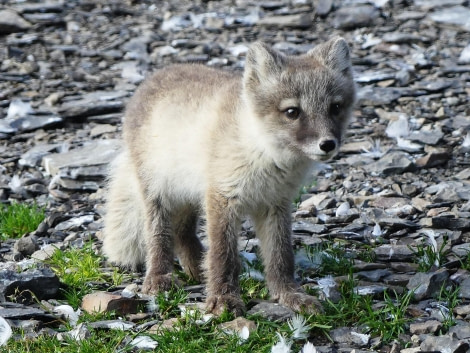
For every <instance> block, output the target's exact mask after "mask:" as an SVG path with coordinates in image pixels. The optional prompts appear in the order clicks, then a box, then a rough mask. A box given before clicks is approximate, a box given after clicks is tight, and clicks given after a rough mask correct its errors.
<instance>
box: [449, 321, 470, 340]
mask: <svg viewBox="0 0 470 353" xmlns="http://www.w3.org/2000/svg"><path fill="white" fill-rule="evenodd" d="M449 334H451V335H453V336H454V335H455V337H457V338H458V339H459V340H464V339H467V340H468V339H469V338H470V326H469V325H468V324H467V323H465V322H457V325H455V326H452V327H451V328H450V329H449Z"/></svg>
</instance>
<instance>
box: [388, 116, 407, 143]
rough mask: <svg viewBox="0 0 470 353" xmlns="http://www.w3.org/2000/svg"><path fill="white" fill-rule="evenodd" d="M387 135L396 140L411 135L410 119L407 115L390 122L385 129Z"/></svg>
mask: <svg viewBox="0 0 470 353" xmlns="http://www.w3.org/2000/svg"><path fill="white" fill-rule="evenodd" d="M385 134H386V135H387V136H388V137H390V138H394V139H398V138H399V137H405V136H408V135H409V134H410V127H409V124H408V117H407V116H406V115H405V114H400V115H399V117H398V119H397V120H393V121H390V122H389V124H388V126H387V128H386V129H385Z"/></svg>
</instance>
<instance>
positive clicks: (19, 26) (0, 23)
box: [0, 9, 31, 34]
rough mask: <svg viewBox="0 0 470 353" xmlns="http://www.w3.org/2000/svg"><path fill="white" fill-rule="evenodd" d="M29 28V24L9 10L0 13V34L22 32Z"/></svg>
mask: <svg viewBox="0 0 470 353" xmlns="http://www.w3.org/2000/svg"><path fill="white" fill-rule="evenodd" d="M29 28H31V23H29V22H28V21H26V20H25V19H24V18H23V17H21V16H20V15H19V14H18V13H17V12H15V11H13V10H9V9H5V10H1V11H0V34H8V33H13V32H22V31H25V30H27V29H29Z"/></svg>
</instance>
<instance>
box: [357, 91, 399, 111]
mask: <svg viewBox="0 0 470 353" xmlns="http://www.w3.org/2000/svg"><path fill="white" fill-rule="evenodd" d="M401 96H402V93H401V91H399V90H398V89H396V88H393V87H375V86H364V87H361V88H360V89H359V90H358V93H357V101H358V102H357V104H358V105H363V106H371V105H372V106H382V105H387V104H390V103H393V102H394V101H396V100H397V99H398V98H400V97H401Z"/></svg>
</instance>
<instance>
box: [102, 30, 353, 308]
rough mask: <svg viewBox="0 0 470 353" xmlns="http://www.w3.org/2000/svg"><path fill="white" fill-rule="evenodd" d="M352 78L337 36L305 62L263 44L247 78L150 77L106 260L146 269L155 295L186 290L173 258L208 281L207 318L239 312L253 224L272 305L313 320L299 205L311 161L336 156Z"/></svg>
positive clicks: (191, 70)
mask: <svg viewBox="0 0 470 353" xmlns="http://www.w3.org/2000/svg"><path fill="white" fill-rule="evenodd" d="M352 76H353V75H352V69H351V60H350V56H349V50H348V46H347V44H346V41H345V40H344V39H342V38H340V37H335V38H333V39H331V40H329V41H328V42H326V43H323V44H320V45H318V46H316V47H315V48H314V49H312V50H310V51H309V52H308V53H306V54H304V55H300V56H286V55H284V54H282V53H280V52H277V51H275V50H273V49H272V48H270V47H268V46H267V45H265V44H263V43H260V42H257V43H254V44H253V45H252V46H251V48H250V49H249V51H248V53H247V57H246V64H245V70H244V72H243V74H242V75H239V74H237V73H233V72H227V71H221V70H215V69H212V68H207V67H204V66H200V65H177V66H172V67H169V68H166V69H164V70H161V71H158V72H157V73H155V74H154V75H153V76H151V77H150V78H149V79H147V80H146V81H145V82H144V83H143V84H142V85H141V86H140V88H139V89H138V90H137V91H136V93H135V96H134V97H133V99H131V101H130V102H129V104H128V106H127V111H126V113H125V118H124V126H123V134H124V142H125V143H124V148H123V151H122V153H121V154H120V156H119V157H118V158H117V159H116V161H115V162H114V164H113V166H112V170H111V175H110V182H109V193H108V200H107V214H106V216H105V220H104V221H105V228H104V231H103V237H104V238H103V249H104V253H105V254H106V255H107V256H108V258H109V260H110V261H112V262H115V263H117V264H119V265H123V266H128V267H132V268H136V267H138V266H139V265H142V264H144V265H145V268H146V275H145V280H144V283H143V288H142V290H143V291H144V292H146V293H156V292H159V291H164V290H168V289H169V288H171V286H172V285H173V284H175V282H177V280H176V279H175V277H174V276H173V275H172V271H173V261H174V256H175V255H176V256H178V258H179V261H180V263H181V265H182V267H183V268H184V270H185V271H186V272H187V273H188V274H189V275H190V276H192V277H193V278H195V279H198V280H199V279H201V278H202V277H203V275H204V278H205V280H206V282H207V302H206V304H207V308H208V310H209V311H211V312H213V313H216V314H219V313H221V312H222V311H223V310H224V309H227V310H229V311H232V312H234V313H235V314H236V315H240V314H242V313H243V312H244V305H243V302H242V300H241V298H240V289H239V274H240V262H239V252H238V247H237V233H238V231H239V226H240V221H241V219H242V218H243V217H245V216H250V217H251V219H252V220H253V221H254V224H255V231H256V235H257V237H258V238H259V240H260V250H261V257H262V260H263V263H264V268H265V275H266V282H267V285H268V288H269V291H270V294H271V297H272V299H275V300H277V301H278V302H279V303H281V304H283V305H285V306H287V307H290V308H292V309H293V310H297V311H298V310H307V311H310V312H314V311H315V310H316V309H317V308H316V305H317V301H316V299H315V298H314V297H312V296H309V295H307V294H305V293H304V292H303V291H302V289H301V288H300V287H299V285H298V284H297V283H296V282H295V280H294V254H293V249H292V244H291V204H292V200H293V198H294V196H295V194H296V192H297V191H298V188H299V185H300V184H301V182H302V180H303V179H304V177H305V176H306V175H307V174H308V172H309V169H310V167H311V165H312V163H313V161H315V160H321V161H324V160H328V159H330V158H331V157H332V156H334V155H335V153H336V152H337V151H338V148H339V146H340V143H341V138H342V134H343V132H344V130H345V128H346V125H347V122H348V118H349V116H350V114H351V111H352V107H353V104H354V99H355V87H354V82H353V77H352ZM199 216H205V218H206V227H207V233H208V243H209V249H208V251H207V254H206V255H203V253H204V249H203V246H202V245H201V243H200V241H199V239H198V237H197V236H196V226H197V220H198V217H199ZM203 257H205V264H204V266H202V259H203ZM203 268H204V270H203ZM203 271H204V272H203Z"/></svg>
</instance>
